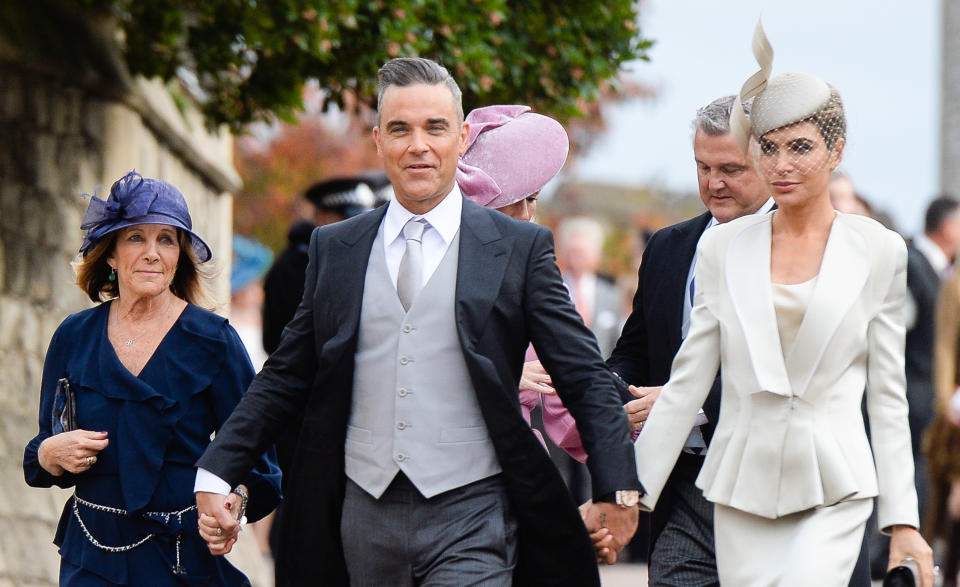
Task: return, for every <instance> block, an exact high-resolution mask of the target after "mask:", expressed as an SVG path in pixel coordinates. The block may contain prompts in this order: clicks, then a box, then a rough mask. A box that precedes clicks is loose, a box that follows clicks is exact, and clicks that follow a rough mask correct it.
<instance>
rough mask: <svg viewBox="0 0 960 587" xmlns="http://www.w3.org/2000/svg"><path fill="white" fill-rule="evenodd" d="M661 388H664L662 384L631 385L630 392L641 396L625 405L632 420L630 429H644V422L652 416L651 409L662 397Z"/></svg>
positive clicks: (633, 430) (628, 417)
mask: <svg viewBox="0 0 960 587" xmlns="http://www.w3.org/2000/svg"><path fill="white" fill-rule="evenodd" d="M661 389H663V387H662V386H661V387H637V386H636V385H631V386H630V393H632V394H633V395H634V396H636V397H638V398H640V399H635V400H632V401H629V402H627V403H626V404H625V405H624V406H623V409H624V410H626V411H627V419H628V420H630V430H631V431H632V432H639V431H640V430H642V429H643V423H644V422H646V421H647V417H649V416H650V410H651V409H653V404H654V403H655V402H656V401H657V398H658V397H660V390H661Z"/></svg>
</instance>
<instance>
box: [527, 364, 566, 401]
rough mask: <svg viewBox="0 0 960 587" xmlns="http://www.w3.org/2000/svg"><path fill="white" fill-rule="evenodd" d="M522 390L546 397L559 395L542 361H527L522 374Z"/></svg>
mask: <svg viewBox="0 0 960 587" xmlns="http://www.w3.org/2000/svg"><path fill="white" fill-rule="evenodd" d="M520 389H526V390H529V391H535V392H537V393H542V394H544V395H552V394H555V393H557V391H556V390H555V389H554V388H553V381H552V380H551V379H550V376H549V375H547V370H546V369H544V368H543V365H541V364H540V361H527V362H526V363H524V364H523V373H521V374H520Z"/></svg>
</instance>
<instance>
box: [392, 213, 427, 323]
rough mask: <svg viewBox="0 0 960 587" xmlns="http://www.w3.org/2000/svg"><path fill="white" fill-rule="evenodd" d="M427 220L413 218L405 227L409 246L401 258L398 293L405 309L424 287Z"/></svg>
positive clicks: (405, 235) (405, 237)
mask: <svg viewBox="0 0 960 587" xmlns="http://www.w3.org/2000/svg"><path fill="white" fill-rule="evenodd" d="M426 227H427V221H426V220H423V219H415V218H411V219H410V220H408V221H407V223H406V224H405V225H404V227H403V238H404V239H406V241H407V248H406V249H405V250H404V251H403V258H401V259H400V270H399V271H398V272H397V295H399V296H400V303H401V304H403V309H404V310H409V309H410V306H412V305H413V300H414V299H415V298H416V297H417V294H418V293H419V292H420V288H421V287H423V246H422V243H421V239H422V238H423V230H424V229H425V228H426Z"/></svg>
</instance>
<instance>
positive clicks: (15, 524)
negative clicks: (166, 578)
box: [0, 55, 269, 587]
mask: <svg viewBox="0 0 960 587" xmlns="http://www.w3.org/2000/svg"><path fill="white" fill-rule="evenodd" d="M69 79H72V78H69V77H67V76H63V75H58V74H57V73H55V72H50V71H48V70H45V69H44V68H43V67H36V66H35V64H31V63H27V62H17V61H15V60H5V59H3V55H0V137H3V140H2V141H0V587H3V586H5V585H55V584H56V582H57V572H58V567H59V556H58V554H57V550H56V547H55V546H54V545H53V544H52V539H53V535H54V531H55V528H56V524H57V520H58V518H59V515H60V512H61V509H62V507H63V504H64V502H65V501H66V498H67V497H68V495H69V493H68V492H66V491H61V490H59V489H35V488H30V487H28V486H27V485H26V484H25V483H24V480H23V472H22V459H23V447H24V446H25V444H26V443H27V441H28V440H29V439H30V438H32V437H33V436H34V435H35V434H36V431H37V404H38V397H39V389H40V379H41V371H42V367H43V357H44V353H45V351H46V346H47V344H48V342H49V340H50V337H51V335H52V334H53V332H54V330H55V329H56V327H57V325H58V324H59V323H60V321H61V320H63V318H64V317H66V316H67V315H68V314H70V313H72V312H76V311H78V310H82V309H84V308H87V307H89V306H90V305H91V304H90V301H89V300H87V299H85V298H84V295H83V293H82V292H81V291H80V289H79V288H77V287H76V286H75V285H74V276H73V272H72V270H71V267H70V262H71V260H72V259H73V258H74V256H75V254H76V251H77V249H78V247H79V246H80V242H81V240H82V232H81V231H80V228H79V227H80V220H81V218H82V216H83V211H84V209H85V207H86V201H85V200H82V199H81V193H83V192H91V191H92V190H94V188H95V187H96V186H98V185H100V186H106V187H105V188H104V191H101V192H100V193H101V195H104V194H105V193H106V190H108V189H109V185H110V184H111V183H112V182H113V181H114V180H115V179H117V178H118V177H120V176H121V175H123V174H124V173H125V172H126V171H129V170H130V169H134V168H135V169H137V170H138V171H140V172H141V173H143V174H144V175H147V176H154V177H160V178H163V179H165V180H167V181H170V182H171V183H172V184H174V185H176V186H177V187H179V188H180V189H181V191H182V192H183V193H184V195H185V197H186V198H187V201H188V205H189V207H190V211H191V214H192V216H193V221H194V229H195V230H196V231H197V232H198V233H199V234H200V235H202V236H203V237H204V239H205V240H207V242H208V243H209V244H210V246H211V248H212V249H213V251H214V259H215V260H216V264H215V270H216V272H217V274H216V277H215V279H214V281H213V289H214V293H215V295H216V297H217V298H218V300H220V301H221V303H222V305H221V306H220V307H219V310H221V311H224V310H226V302H227V301H228V300H229V270H230V267H229V251H230V235H231V224H232V222H231V218H232V215H231V196H230V194H229V192H230V191H232V190H235V189H236V188H237V187H238V184H239V182H238V181H237V178H236V174H235V171H234V170H233V168H232V151H231V146H232V139H231V137H230V136H228V135H226V134H209V133H207V131H206V130H205V129H204V127H203V124H202V121H201V120H200V119H199V116H198V115H196V113H193V112H189V111H188V112H185V113H184V112H180V111H179V110H178V109H177V108H176V107H175V106H174V102H173V100H172V99H171V98H170V95H169V92H168V89H167V88H166V87H165V86H164V85H162V84H159V83H150V82H146V81H143V80H137V81H132V82H131V83H130V85H129V86H128V87H126V88H124V89H123V92H121V93H119V94H118V97H116V98H113V97H105V94H104V93H103V92H100V91H96V90H95V89H93V88H91V87H89V86H86V87H80V86H76V85H73V84H72V83H70V82H69V81H65V80H69ZM114 93H115V94H117V93H116V92H114ZM224 261H226V262H224ZM249 534H250V533H249V532H247V533H245V536H244V538H243V539H242V540H241V543H240V545H238V549H239V551H240V552H239V556H238V557H237V559H239V560H242V561H243V565H242V566H243V567H244V568H245V570H247V571H248V572H249V573H250V574H251V578H257V579H259V581H257V582H256V583H255V584H264V583H265V582H267V581H268V580H267V579H266V577H267V576H268V575H269V573H268V572H266V570H265V569H264V567H263V564H262V557H260V556H259V555H257V554H256V549H255V546H254V545H253V540H252V538H251V537H250V536H249Z"/></svg>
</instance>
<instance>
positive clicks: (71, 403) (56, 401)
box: [50, 377, 77, 434]
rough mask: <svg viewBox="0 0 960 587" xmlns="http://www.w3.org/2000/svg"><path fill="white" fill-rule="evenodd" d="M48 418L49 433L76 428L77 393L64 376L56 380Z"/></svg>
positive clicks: (58, 432)
mask: <svg viewBox="0 0 960 587" xmlns="http://www.w3.org/2000/svg"><path fill="white" fill-rule="evenodd" d="M50 418H51V422H50V429H51V431H52V432H51V434H60V433H61V432H70V431H71V430H76V429H77V394H76V392H75V391H74V389H73V385H71V384H70V380H69V379H67V378H66V377H64V378H62V379H60V380H58V381H57V390H56V393H55V395H54V396H53V412H52V413H51V415H50Z"/></svg>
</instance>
